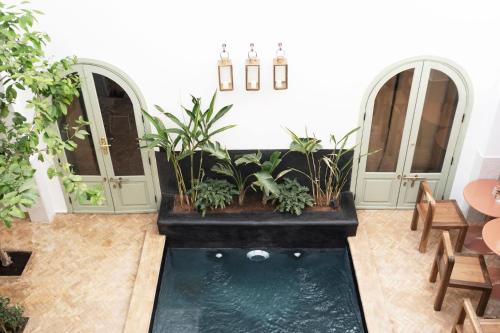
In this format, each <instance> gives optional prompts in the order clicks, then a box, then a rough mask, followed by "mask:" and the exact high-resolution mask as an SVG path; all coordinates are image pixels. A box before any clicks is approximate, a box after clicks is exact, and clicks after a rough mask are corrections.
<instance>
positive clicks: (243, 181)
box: [203, 142, 290, 205]
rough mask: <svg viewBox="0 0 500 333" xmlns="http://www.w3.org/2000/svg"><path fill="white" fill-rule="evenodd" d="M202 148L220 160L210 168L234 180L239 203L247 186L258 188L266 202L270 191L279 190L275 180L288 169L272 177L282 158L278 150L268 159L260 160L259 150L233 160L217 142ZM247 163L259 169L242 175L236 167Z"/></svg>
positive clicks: (242, 201)
mask: <svg viewBox="0 0 500 333" xmlns="http://www.w3.org/2000/svg"><path fill="white" fill-rule="evenodd" d="M203 150H204V151H206V152H208V153H209V154H210V155H211V156H213V157H215V158H217V159H218V160H219V161H220V162H219V163H217V164H215V165H214V166H213V167H212V169H211V170H212V171H213V172H215V173H218V174H220V175H224V176H227V177H229V178H231V179H232V180H233V181H234V183H235V185H236V187H237V189H238V204H239V205H242V204H243V203H244V201H245V195H246V192H247V191H248V189H249V188H254V189H255V188H259V189H260V190H261V191H262V193H263V197H262V201H263V203H265V202H267V198H268V197H269V195H270V194H271V193H274V194H277V193H278V191H279V189H278V185H277V184H276V180H277V179H279V178H281V177H283V176H284V175H285V174H286V173H287V172H289V171H290V170H284V171H282V172H280V173H279V174H278V175H277V176H276V177H273V172H274V171H275V169H276V167H277V166H278V165H279V164H280V162H281V160H282V158H281V157H280V156H281V153H280V152H273V153H272V154H271V156H270V158H269V160H268V161H264V162H262V161H261V160H262V153H261V152H260V151H258V152H256V153H252V154H245V155H243V156H240V157H239V158H237V159H236V160H235V161H233V160H232V159H231V156H230V155H229V152H228V151H227V149H225V148H223V147H222V146H221V145H220V143H219V142H215V143H212V142H209V143H207V144H206V145H205V146H204V147H203ZM248 164H255V165H257V166H258V167H259V168H260V170H258V171H257V172H254V173H251V174H249V175H247V176H243V175H242V173H241V170H240V169H239V168H238V167H239V166H241V165H248Z"/></svg>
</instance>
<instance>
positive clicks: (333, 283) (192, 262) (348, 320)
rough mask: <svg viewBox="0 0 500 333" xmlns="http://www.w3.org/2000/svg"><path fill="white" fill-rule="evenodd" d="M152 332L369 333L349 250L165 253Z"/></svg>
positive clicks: (186, 250)
mask: <svg viewBox="0 0 500 333" xmlns="http://www.w3.org/2000/svg"><path fill="white" fill-rule="evenodd" d="M160 279H161V280H160V281H159V283H160V284H159V289H158V292H157V299H156V308H155V311H154V314H153V322H152V324H151V332H155V333H160V332H175V333H184V332H186V333H187V332H190V333H193V332H203V333H205V332H213V333H224V332H227V333H239V332H241V333H249V332H255V333H257V332H258V333H281V332H283V333H285V332H287V333H292V332H297V333H298V332H342V333H356V332H365V331H366V330H365V328H364V319H363V314H362V309H361V305H360V302H359V299H358V292H357V287H356V284H355V278H354V275H353V271H352V267H351V261H350V255H349V250H348V248H347V247H341V248H327V249H325V248H322V249H311V248H308V249H300V250H298V249H285V248H262V249H260V248H259V249H241V248H224V249H212V248H211V249H205V248H171V247H169V248H166V253H165V254H164V266H163V274H162V276H161V277H160Z"/></svg>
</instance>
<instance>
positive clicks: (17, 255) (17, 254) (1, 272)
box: [0, 251, 32, 276]
mask: <svg viewBox="0 0 500 333" xmlns="http://www.w3.org/2000/svg"><path fill="white" fill-rule="evenodd" d="M7 254H8V255H9V256H10V257H11V258H12V264H10V265H9V266H7V267H4V266H2V265H1V264H0V276H21V275H22V274H23V272H24V269H25V268H26V265H27V264H28V261H29V259H30V258H31V254H32V252H30V251H7Z"/></svg>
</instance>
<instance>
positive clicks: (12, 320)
mask: <svg viewBox="0 0 500 333" xmlns="http://www.w3.org/2000/svg"><path fill="white" fill-rule="evenodd" d="M23 313H24V309H23V308H22V307H21V306H20V305H12V304H10V299H8V298H7V297H3V296H0V330H1V331H0V332H1V333H17V332H20V330H21V328H22V326H23V325H24V323H25V321H26V319H25V318H23Z"/></svg>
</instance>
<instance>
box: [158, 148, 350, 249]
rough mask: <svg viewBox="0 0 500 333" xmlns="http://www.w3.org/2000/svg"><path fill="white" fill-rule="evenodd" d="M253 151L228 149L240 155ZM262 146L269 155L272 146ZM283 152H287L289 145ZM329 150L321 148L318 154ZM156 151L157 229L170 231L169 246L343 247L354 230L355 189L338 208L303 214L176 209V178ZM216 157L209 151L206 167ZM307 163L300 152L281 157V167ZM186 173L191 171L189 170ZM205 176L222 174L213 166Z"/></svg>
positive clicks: (208, 167)
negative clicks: (159, 199) (159, 194)
mask: <svg viewBox="0 0 500 333" xmlns="http://www.w3.org/2000/svg"><path fill="white" fill-rule="evenodd" d="M253 151H254V150H253ZM253 151H231V152H230V153H231V154H234V155H241V154H244V153H248V152H253ZM261 152H262V153H263V157H264V159H266V158H267V157H268V156H269V155H270V154H271V152H272V150H262V151H261ZM282 152H283V154H284V153H285V152H286V150H282ZM327 152H328V151H320V152H318V156H321V154H325V153H327ZM156 157H157V161H158V168H159V173H160V182H161V187H162V203H161V207H160V212H159V214H158V229H159V231H160V233H161V234H164V235H167V241H168V244H169V246H173V247H208V248H210V247H257V246H259V247H340V246H345V242H346V237H348V236H354V235H356V230H357V226H358V219H357V215H356V207H355V205H354V199H353V195H352V193H351V192H343V193H342V196H341V200H340V208H339V209H337V210H333V209H332V210H331V211H314V210H305V211H304V212H303V213H302V215H300V216H295V215H291V214H285V213H279V212H274V211H256V212H252V211H244V212H238V213H228V212H224V213H222V212H211V213H209V214H207V216H206V217H204V218H203V217H201V215H200V214H198V213H174V212H173V206H174V196H175V192H176V190H175V189H176V187H175V186H176V184H175V178H174V175H173V174H172V172H171V170H172V169H171V168H170V167H169V165H168V163H166V160H165V157H164V155H163V154H162V153H157V156H156ZM214 162H215V161H214V160H213V159H210V158H206V157H205V161H204V168H205V170H210V167H211V165H212V164H213V163H214ZM305 166H306V161H305V158H304V157H303V155H301V154H298V153H290V154H288V155H286V157H285V158H284V159H283V162H282V163H281V167H282V169H283V168H288V167H293V168H297V169H302V170H305ZM279 171H280V170H277V172H279ZM244 172H252V170H251V169H248V170H245V171H244ZM183 173H184V174H185V175H187V174H188V172H187V170H186V172H183ZM207 176H208V177H214V178H221V177H220V176H217V175H213V174H211V173H210V172H207ZM290 178H296V179H297V180H298V181H299V182H301V183H302V184H304V185H307V180H306V179H305V178H304V177H303V176H302V175H300V174H296V173H295V174H293V175H292V176H290ZM348 183H349V182H348ZM346 190H347V189H346Z"/></svg>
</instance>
